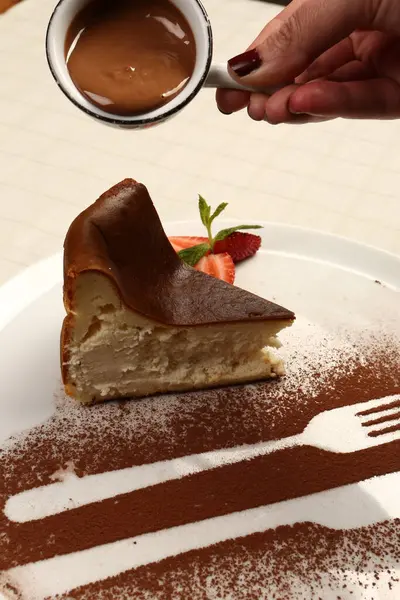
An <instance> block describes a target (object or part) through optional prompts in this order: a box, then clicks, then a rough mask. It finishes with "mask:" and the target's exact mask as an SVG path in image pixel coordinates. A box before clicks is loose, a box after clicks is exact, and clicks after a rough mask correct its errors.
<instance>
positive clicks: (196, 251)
mask: <svg viewBox="0 0 400 600" xmlns="http://www.w3.org/2000/svg"><path fill="white" fill-rule="evenodd" d="M227 206H228V203H227V202H222V203H221V204H220V205H219V206H217V208H216V209H215V210H214V212H211V211H212V209H211V206H210V205H209V204H207V202H206V200H205V199H204V198H203V196H201V195H200V194H199V213H200V219H201V222H202V223H203V225H204V227H205V228H206V230H207V237H208V242H207V243H204V244H198V245H197V246H193V247H192V248H185V249H184V250H180V252H178V256H179V257H180V258H181V259H182V260H183V261H184V262H186V263H187V264H188V265H190V266H191V267H194V266H195V265H196V264H197V263H198V262H199V260H200V259H201V258H203V256H205V255H206V254H207V253H208V252H213V251H214V246H215V243H216V242H221V241H222V240H224V239H226V238H227V237H229V236H230V235H231V234H232V233H235V231H243V230H246V229H262V227H261V225H237V226H236V227H229V228H228V229H222V230H221V231H220V232H218V233H217V235H216V236H215V237H214V236H213V234H212V224H213V222H214V221H215V219H216V218H217V217H219V215H220V214H221V213H222V212H223V211H224V210H225V209H226V207H227Z"/></svg>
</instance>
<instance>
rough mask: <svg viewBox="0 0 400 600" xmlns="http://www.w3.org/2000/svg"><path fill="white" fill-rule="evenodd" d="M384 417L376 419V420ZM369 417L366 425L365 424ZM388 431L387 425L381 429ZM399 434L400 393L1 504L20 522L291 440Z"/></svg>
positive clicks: (321, 444) (324, 444) (350, 444)
mask: <svg viewBox="0 0 400 600" xmlns="http://www.w3.org/2000/svg"><path fill="white" fill-rule="evenodd" d="M383 418H384V419H385V420H384V421H382V422H381V423H376V421H377V420H380V419H383ZM370 422H372V425H368V424H369V423H370ZM388 428H389V429H392V431H387V429H388ZM397 439H400V394H394V395H391V396H386V397H384V398H378V399H374V400H370V401H367V402H360V403H357V404H353V405H350V406H343V407H340V408H334V409H331V410H327V411H323V412H321V413H319V414H317V415H316V416H314V417H313V418H312V419H311V421H310V422H309V423H308V425H307V426H306V427H305V429H304V430H303V431H302V432H301V433H299V434H296V435H293V436H290V437H286V438H281V439H279V440H271V441H268V442H259V443H257V444H252V445H243V446H237V447H234V448H229V449H222V450H212V451H207V452H202V453H199V454H192V455H188V456H185V457H181V458H175V459H171V460H166V461H159V462H155V463H149V464H145V465H140V466H133V467H128V468H125V469H119V470H115V471H109V472H104V473H100V474H95V475H85V476H83V477H77V476H76V475H75V474H74V473H73V472H72V473H71V472H67V473H66V474H65V478H64V480H63V481H60V482H56V483H50V484H47V485H44V486H41V487H37V488H33V489H31V490H27V491H24V492H21V493H19V494H16V495H14V496H11V497H10V498H9V499H8V500H7V502H6V504H5V507H4V513H5V515H6V516H7V518H8V519H9V520H10V521H14V522H18V523H24V522H27V521H34V520H38V519H42V518H45V517H47V516H51V515H54V514H59V513H62V512H65V511H68V510H71V509H75V508H79V507H81V506H85V505H87V504H91V503H93V502H99V501H102V500H106V499H109V498H112V497H115V496H118V495H121V494H126V493H130V492H134V491H136V490H139V489H143V488H145V487H149V486H152V485H157V484H160V483H164V482H166V481H171V480H173V479H180V478H181V477H185V476H189V475H194V474H195V473H200V472H202V471H206V470H210V469H214V468H217V467H222V466H225V465H229V464H234V463H238V462H241V461H244V460H250V459H252V458H255V457H257V456H263V455H266V454H270V453H272V452H276V451H279V450H283V449H288V448H292V447H295V446H303V445H310V446H314V447H317V448H320V449H322V450H328V451H331V452H336V453H350V452H356V451H358V450H364V449H367V448H371V447H374V446H377V445H381V444H384V443H388V442H391V441H394V440H397Z"/></svg>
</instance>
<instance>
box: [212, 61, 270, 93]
mask: <svg viewBox="0 0 400 600" xmlns="http://www.w3.org/2000/svg"><path fill="white" fill-rule="evenodd" d="M204 87H208V88H225V89H232V90H245V91H247V92H262V93H264V94H267V95H268V96H271V95H272V94H274V93H275V92H277V91H278V90H280V89H281V87H269V88H266V89H264V90H260V89H256V88H253V87H251V86H246V85H241V84H240V83H238V82H237V81H235V80H234V79H232V77H231V76H230V74H229V71H228V66H227V64H226V63H219V64H215V63H214V64H212V65H211V67H210V70H209V72H208V75H207V78H206V81H205V83H204Z"/></svg>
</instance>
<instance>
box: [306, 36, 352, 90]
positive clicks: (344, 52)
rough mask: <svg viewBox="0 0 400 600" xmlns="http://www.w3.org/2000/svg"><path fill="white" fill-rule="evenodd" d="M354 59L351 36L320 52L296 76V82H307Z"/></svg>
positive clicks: (325, 74) (327, 73)
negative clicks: (319, 54)
mask: <svg viewBox="0 0 400 600" xmlns="http://www.w3.org/2000/svg"><path fill="white" fill-rule="evenodd" d="M354 59H355V56H354V49H353V43H352V41H351V38H346V39H345V40H342V41H341V42H339V43H338V44H336V45H335V46H333V47H332V48H329V50H327V51H326V52H324V53H323V54H321V56H319V57H318V58H317V59H316V60H314V62H313V63H311V65H310V66H309V67H308V68H307V69H306V70H305V71H303V73H301V74H300V75H299V76H298V77H297V78H296V83H307V82H308V81H312V80H313V79H319V78H320V77H326V76H327V75H329V74H330V73H333V71H336V70H337V69H339V68H340V67H342V66H343V65H345V64H347V63H348V62H350V61H352V60H354Z"/></svg>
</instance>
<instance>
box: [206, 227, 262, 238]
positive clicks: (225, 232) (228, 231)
mask: <svg viewBox="0 0 400 600" xmlns="http://www.w3.org/2000/svg"><path fill="white" fill-rule="evenodd" d="M244 229H262V226H261V225H238V226H237V227H230V228H229V229H222V230H221V231H220V232H219V233H217V235H216V236H215V238H214V240H213V241H214V242H220V241H221V240H224V239H225V238H227V237H228V236H230V235H231V233H235V231H241V230H244Z"/></svg>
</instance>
